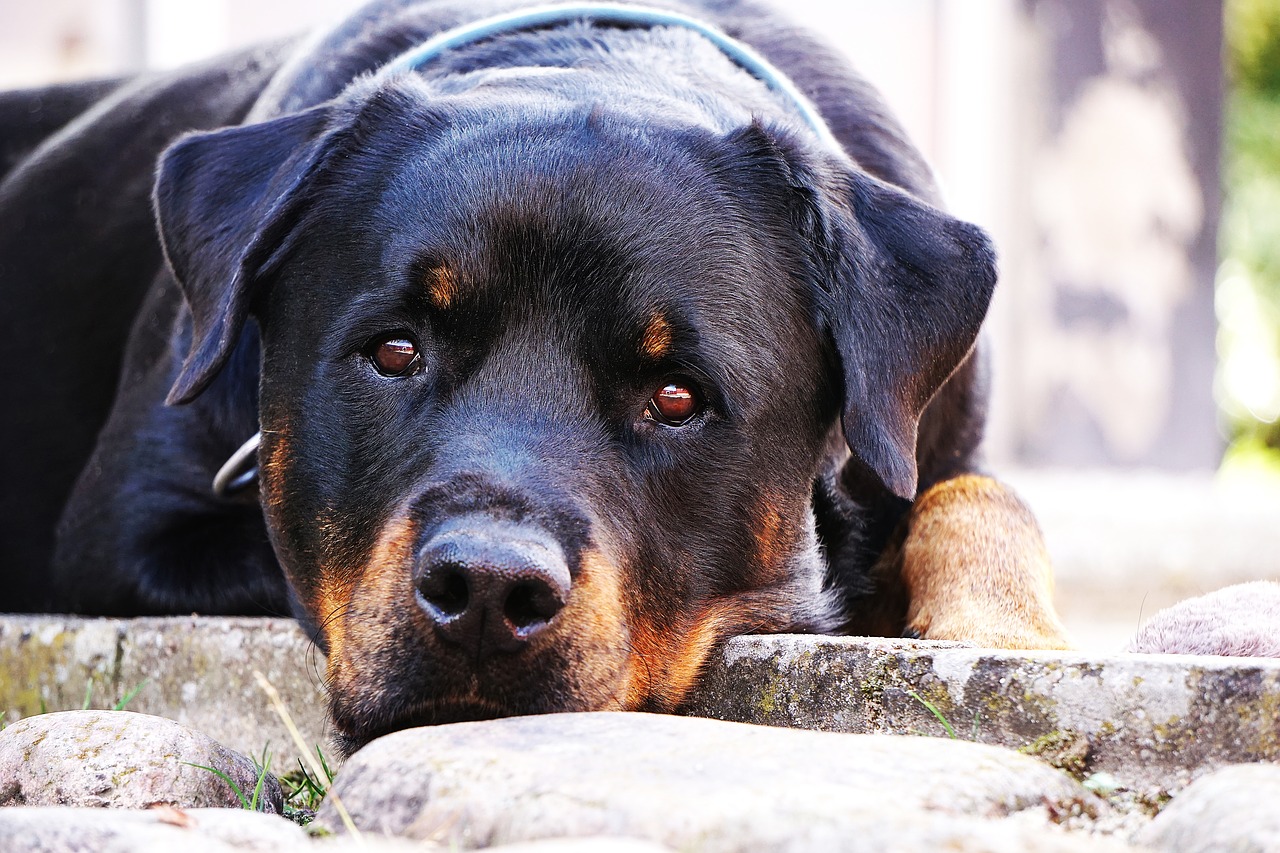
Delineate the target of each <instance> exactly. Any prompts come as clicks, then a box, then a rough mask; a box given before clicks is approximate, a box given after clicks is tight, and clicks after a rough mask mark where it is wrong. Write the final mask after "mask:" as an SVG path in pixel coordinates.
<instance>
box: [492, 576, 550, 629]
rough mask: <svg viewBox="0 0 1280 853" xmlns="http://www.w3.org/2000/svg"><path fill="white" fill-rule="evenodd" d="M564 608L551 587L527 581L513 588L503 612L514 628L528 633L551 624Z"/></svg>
mask: <svg viewBox="0 0 1280 853" xmlns="http://www.w3.org/2000/svg"><path fill="white" fill-rule="evenodd" d="M563 607H564V602H563V601H562V600H561V598H560V596H557V595H556V594H555V592H554V591H553V590H552V589H551V588H550V587H549V586H547V585H546V584H543V583H539V582H536V581H525V582H523V583H518V584H516V585H515V586H514V587H512V588H511V591H510V592H509V593H508V594H507V600H506V602H505V604H504V605H503V609H502V612H503V615H504V616H506V617H507V621H508V622H510V623H511V626H512V627H513V628H515V629H516V630H518V631H527V630H529V629H530V628H537V627H539V626H541V625H544V624H546V623H547V622H550V621H551V619H552V618H553V617H554V616H555V615H556V614H557V613H559V612H560V610H561V608H563Z"/></svg>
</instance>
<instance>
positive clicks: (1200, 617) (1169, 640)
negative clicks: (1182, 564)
mask: <svg viewBox="0 0 1280 853" xmlns="http://www.w3.org/2000/svg"><path fill="white" fill-rule="evenodd" d="M1128 651H1131V652H1150V653H1156V654H1178V655H1241V656H1249V657H1273V658H1275V657H1280V583H1275V582H1274V581H1254V582H1252V583H1242V584H1235V585H1233V586H1229V587H1226V588H1225V589H1220V590H1218V591H1216V592H1211V593H1209V594H1208V595H1201V596H1198V597H1196V598H1189V599H1187V600H1186V601H1180V602H1178V603H1177V604H1175V605H1174V606H1172V607H1169V608H1166V609H1164V610H1161V611H1160V612H1159V613H1157V614H1156V615H1155V616H1152V617H1151V618H1150V619H1149V620H1147V622H1145V623H1144V624H1143V626H1142V627H1141V628H1139V629H1138V633H1137V635H1136V636H1135V637H1134V638H1133V640H1132V642H1130V643H1129V647H1128Z"/></svg>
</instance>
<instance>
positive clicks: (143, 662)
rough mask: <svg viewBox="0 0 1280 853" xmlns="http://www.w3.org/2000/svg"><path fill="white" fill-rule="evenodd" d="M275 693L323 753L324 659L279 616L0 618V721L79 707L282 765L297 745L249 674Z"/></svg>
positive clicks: (284, 766) (291, 760) (286, 765)
mask: <svg viewBox="0 0 1280 853" xmlns="http://www.w3.org/2000/svg"><path fill="white" fill-rule="evenodd" d="M255 670H257V671H260V672H262V674H263V675H265V676H266V677H267V679H268V680H269V681H270V682H271V683H272V684H273V685H275V687H276V689H278V690H279V691H280V693H281V695H282V696H283V697H284V701H285V704H286V705H287V706H288V709H289V713H290V715H291V716H292V717H293V719H294V722H295V723H296V724H297V726H298V728H299V730H300V731H301V732H302V735H303V737H304V738H305V739H306V740H307V742H308V743H309V744H320V745H321V746H322V747H323V748H325V749H326V752H328V749H327V742H328V727H327V722H326V716H325V714H326V712H325V708H326V700H325V696H324V690H323V680H324V679H323V673H324V657H323V656H322V655H321V654H320V653H319V651H318V650H317V649H316V648H315V647H314V646H313V645H312V644H311V642H310V641H309V640H308V639H307V638H306V636H305V635H304V634H303V632H302V630H301V629H299V628H298V626H297V624H296V623H295V622H293V620H290V619H247V618H237V619H220V618H211V617H179V618H163V619H161V618H156V619H85V618H80V617H72V616H4V617H0V720H3V721H4V722H7V723H12V722H14V721H15V720H18V719H20V718H22V717H27V716H31V715H32V714H38V713H40V712H41V711H46V710H47V711H66V710H74V709H78V708H81V707H83V706H84V704H85V699H86V695H87V696H88V700H89V701H88V704H89V706H90V707H92V708H99V709H111V708H113V707H114V706H115V704H116V703H117V702H119V701H120V700H121V699H122V698H124V697H125V696H126V695H128V694H129V693H130V692H131V691H133V690H134V689H135V688H138V687H139V686H140V685H141V689H140V690H138V692H137V695H136V696H135V697H134V698H133V699H132V700H130V701H129V703H128V705H127V708H126V710H129V711H141V712H143V713H146V714H155V715H156V716H160V717H168V718H169V719H172V720H177V721H178V722H180V723H183V724H185V725H187V726H190V727H191V728H193V729H196V730H197V731H200V732H203V733H205V734H207V735H209V736H210V737H212V738H214V739H215V740H217V741H218V742H220V743H222V744H223V745H224V746H227V747H230V748H231V749H235V750H238V751H240V752H243V753H245V754H246V755H253V756H260V755H261V754H262V751H263V749H264V748H268V747H269V749H270V751H271V753H272V754H273V755H274V761H273V763H272V767H273V768H275V769H277V770H279V771H280V772H284V771H285V770H288V769H289V768H291V767H292V766H293V763H294V758H295V756H296V755H297V749H296V748H295V747H294V744H293V741H292V739H291V738H290V737H289V734H288V732H287V731H286V729H285V727H284V725H283V724H282V723H281V722H280V719H279V717H278V716H277V715H276V713H275V711H273V710H272V708H271V706H270V703H269V702H268V700H267V697H266V696H265V695H264V694H263V692H262V690H261V689H260V688H259V687H258V685H257V683H256V682H255V680H254V678H253V673H254V671H255Z"/></svg>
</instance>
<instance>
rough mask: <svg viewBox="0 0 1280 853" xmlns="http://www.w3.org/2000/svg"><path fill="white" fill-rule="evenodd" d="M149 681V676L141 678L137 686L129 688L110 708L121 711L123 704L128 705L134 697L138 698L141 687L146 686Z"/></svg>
mask: <svg viewBox="0 0 1280 853" xmlns="http://www.w3.org/2000/svg"><path fill="white" fill-rule="evenodd" d="M150 681H151V679H150V678H144V679H142V681H140V682H139V683H138V686H137V687H135V688H133V689H132V690H130V691H129V692H128V693H126V694H124V698H123V699H121V700H120V701H119V702H117V703H116V704H115V705H114V706H112V708H111V710H113V711H123V710H124V706H125V705H128V704H129V703H130V702H132V701H133V700H134V699H136V698H138V694H139V693H141V692H142V688H144V687H146V686H147V684H148V683H150Z"/></svg>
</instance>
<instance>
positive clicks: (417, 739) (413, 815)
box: [316, 712, 1128, 853]
mask: <svg viewBox="0 0 1280 853" xmlns="http://www.w3.org/2000/svg"><path fill="white" fill-rule="evenodd" d="M335 792H336V793H337V794H338V796H339V797H340V798H341V800H342V802H343V804H344V805H345V807H346V809H347V811H348V812H349V813H350V815H351V818H352V820H353V822H354V823H355V825H356V826H357V827H359V828H360V829H361V830H362V831H369V832H374V833H377V834H385V835H391V836H398V837H407V838H411V839H414V840H420V841H429V842H434V843H436V844H439V845H442V846H443V847H446V848H450V849H474V848H480V847H490V846H493V845H501V844H509V843H519V842H526V841H536V840H539V839H551V838H563V837H574V836H598V835H616V836H626V837H635V838H642V839H647V840H649V841H653V842H656V843H659V844H665V845H667V846H669V847H671V848H673V849H676V850H699V851H704V853H749V852H750V853H771V852H772V851H793V852H794V853H807V851H823V853H826V851H877V853H878V851H881V850H902V851H934V850H938V849H950V850H966V851H997V850H1028V849H1035V850H1045V851H1064V853H1065V852H1066V851H1092V850H1118V849H1128V848H1127V847H1125V846H1124V845H1122V844H1120V843H1118V842H1113V841H1108V840H1105V839H1100V838H1096V837H1094V836H1091V835H1089V834H1087V833H1083V832H1076V833H1068V832H1065V831H1063V830H1062V829H1060V828H1058V827H1057V826H1054V825H1053V823H1054V821H1056V820H1061V819H1063V817H1064V816H1069V815H1081V814H1088V815H1094V814H1097V813H1098V812H1100V811H1102V810H1105V809H1106V808H1107V807H1106V805H1105V804H1104V803H1103V802H1102V801H1101V800H1099V799H1098V798H1097V797H1095V796H1094V795H1093V794H1091V793H1089V792H1088V791H1086V790H1085V789H1084V788H1083V787H1082V786H1081V785H1079V784H1078V783H1077V782H1075V781H1074V780H1072V779H1071V778H1070V777H1069V776H1067V775H1066V774H1064V773H1062V772H1060V771H1057V770H1054V769H1053V768H1051V767H1048V766H1047V765H1045V764H1044V763H1042V762H1039V761H1035V760H1033V759H1030V758H1028V757H1026V756H1023V755H1019V754H1017V753H1015V752H1012V751H1009V750H1003V749H998V748H995V747H990V746H985V745H982V744H974V743H966V742H963V741H937V740H932V739H928V738H910V737H883V736H877V735H849V734H831V733H822V732H807V731H794V730H785V729H777V728H766V727H760V726H746V725H740V724H734V723H724V722H720V721H716V720H707V719H695V718H680V717H674V716H665V715H654V714H636V713H618V712H604V713H584V714H551V715H545V716H538V717H515V718H508V719H502V720H492V721H487V722H478V723H455V724H452V725H444V726H435V727H431V728H420V729H411V730H407V731H402V732H397V733H394V734H391V735H388V736H386V737H383V738H380V739H379V740H376V741H374V742H373V743H371V744H369V745H368V746H366V747H365V748H364V749H362V750H360V751H359V752H358V753H356V754H355V755H354V756H353V757H352V758H350V759H349V760H348V761H347V763H346V765H345V766H344V767H343V769H342V772H341V773H340V774H339V776H338V779H337V783H336V786H335ZM316 821H317V823H319V824H322V825H324V826H325V827H326V828H328V829H331V830H334V831H336V832H341V831H342V824H341V823H340V820H339V817H338V814H337V811H336V809H335V807H334V805H333V796H332V795H331V796H330V798H329V799H327V800H326V801H325V804H324V805H323V806H322V807H321V811H320V814H319V815H318V816H317V818H316Z"/></svg>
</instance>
